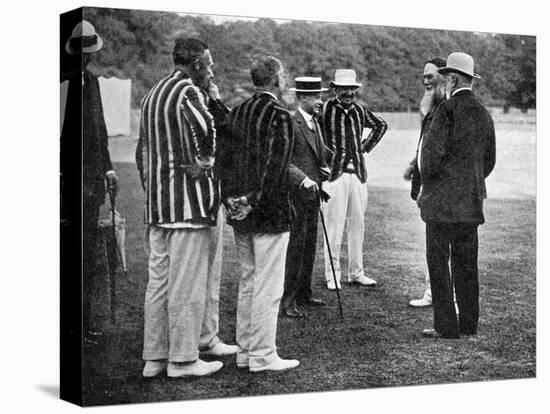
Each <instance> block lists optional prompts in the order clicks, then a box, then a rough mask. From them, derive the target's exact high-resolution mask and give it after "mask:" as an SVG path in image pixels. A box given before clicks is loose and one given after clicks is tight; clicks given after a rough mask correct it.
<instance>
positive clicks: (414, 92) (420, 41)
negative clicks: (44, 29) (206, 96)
mask: <svg viewBox="0 0 550 414" xmlns="http://www.w3.org/2000/svg"><path fill="white" fill-rule="evenodd" d="M81 18H84V19H86V20H89V21H90V22H91V23H92V24H93V25H94V26H95V27H96V30H97V31H98V33H99V34H100V35H101V36H102V38H103V40H104V47H103V49H102V50H101V51H100V52H99V53H98V54H97V55H96V56H95V57H94V60H93V62H92V64H91V69H92V70H93V71H94V72H95V73H96V74H98V75H103V76H117V77H120V78H129V79H131V80H132V85H133V87H132V89H133V91H132V94H133V96H132V98H133V106H138V105H139V102H140V100H141V98H142V97H143V95H144V94H145V92H146V91H147V90H148V89H149V88H150V87H151V86H152V85H153V84H154V83H155V82H156V81H157V80H158V79H159V78H160V77H161V76H165V75H166V74H168V73H169V72H170V71H171V69H172V57H171V52H172V47H173V41H174V39H175V38H176V37H179V36H193V37H198V38H200V39H202V40H204V41H205V42H206V43H208V45H209V48H210V50H211V52H212V55H213V57H214V62H215V67H214V71H215V74H216V82H217V83H218V85H219V87H220V90H221V92H222V95H223V97H224V100H225V101H226V102H227V103H228V105H229V106H232V105H234V104H236V103H238V102H240V101H241V100H242V99H244V98H245V97H248V96H249V95H250V93H251V92H252V90H253V86H252V83H251V80H250V76H249V70H248V69H249V67H250V62H251V60H252V59H253V58H254V57H255V56H258V55H261V54H270V55H273V56H276V57H278V58H280V59H281V60H282V61H283V64H284V66H285V71H286V72H287V74H288V81H289V82H290V84H292V83H293V78H294V77H295V76H321V77H322V79H323V82H324V83H327V84H328V82H329V81H330V80H332V79H333V76H334V70H335V69H337V68H353V69H355V70H356V72H357V77H358V81H359V82H362V83H363V87H362V88H361V89H360V91H359V93H360V96H359V99H360V100H361V101H363V102H365V103H367V105H368V106H369V107H370V108H371V109H372V110H374V111H416V110H417V109H418V100H419V96H420V95H421V93H422V82H421V79H422V70H423V66H424V63H425V61H426V60H428V59H430V58H432V57H435V56H440V57H442V58H446V57H447V55H448V54H449V53H450V52H453V51H464V52H467V53H469V54H470V55H472V56H473V57H474V59H475V62H476V68H475V69H476V72H477V73H479V74H481V76H482V79H481V80H480V81H477V83H476V85H475V90H476V95H477V96H478V97H479V98H480V100H481V101H482V102H483V103H484V104H485V105H488V106H501V107H503V108H504V109H505V110H507V109H508V108H509V107H511V106H513V107H517V108H520V109H522V110H527V108H534V107H535V106H536V39H535V37H534V36H522V35H513V34H490V33H476V32H465V31H451V30H433V29H418V28H403V27H390V26H373V25H358V24H343V23H322V22H305V21H288V22H285V23H282V24H280V23H276V22H275V21H273V20H271V19H258V20H256V21H227V22H224V23H222V24H215V23H214V21H213V20H212V19H211V18H209V17H208V16H199V15H178V14H176V13H169V12H151V11H142V10H123V9H108V8H84V9H82V11H81V12H78V13H76V12H75V13H73V14H68V15H66V16H62V18H61V46H62V47H63V46H64V43H65V41H66V39H67V38H68V37H69V35H70V31H71V29H72V27H73V26H74V24H76V22H78V20H79V19H81ZM63 55H64V53H63V51H62V54H61V56H62V57H61V68H62V72H63V68H64V62H65V61H66V59H67V58H66V56H65V57H64V56H63Z"/></svg>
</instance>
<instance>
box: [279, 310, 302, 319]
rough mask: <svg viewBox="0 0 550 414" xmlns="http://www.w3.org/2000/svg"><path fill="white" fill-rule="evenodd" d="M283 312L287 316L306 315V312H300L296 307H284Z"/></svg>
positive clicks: (299, 316)
mask: <svg viewBox="0 0 550 414" xmlns="http://www.w3.org/2000/svg"><path fill="white" fill-rule="evenodd" d="M281 313H282V314H283V316H286V317H287V318H303V317H304V316H306V315H305V314H304V313H302V312H300V311H299V310H298V309H296V308H286V309H283V311H282V312H281Z"/></svg>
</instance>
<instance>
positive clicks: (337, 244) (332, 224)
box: [322, 173, 368, 282]
mask: <svg viewBox="0 0 550 414" xmlns="http://www.w3.org/2000/svg"><path fill="white" fill-rule="evenodd" d="M323 189H324V190H325V191H326V192H327V193H328V194H329V195H330V197H331V198H330V200H329V201H328V203H326V204H325V203H323V206H322V208H323V214H324V216H325V221H326V227H327V233H328V240H329V243H330V250H331V253H332V259H333V263H334V270H335V272H336V280H338V281H340V279H341V271H340V250H341V247H342V238H343V236H344V227H345V225H346V223H347V225H348V258H349V266H348V279H353V278H358V277H360V276H362V275H364V270H363V239H364V234H365V221H364V220H365V212H366V211H367V202H368V191H367V183H361V181H360V180H359V178H358V177H357V175H356V174H349V173H343V174H342V175H341V176H340V177H338V178H337V179H336V180H334V181H332V182H326V183H323ZM324 251H325V278H326V281H327V282H329V281H331V280H333V277H332V269H331V266H330V259H329V255H328V249H327V244H326V240H325V243H324Z"/></svg>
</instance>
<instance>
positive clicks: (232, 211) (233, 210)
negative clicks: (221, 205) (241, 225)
mask: <svg viewBox="0 0 550 414" xmlns="http://www.w3.org/2000/svg"><path fill="white" fill-rule="evenodd" d="M225 205H226V207H228V208H227V212H228V214H229V218H230V219H233V220H239V221H240V220H243V219H245V218H246V217H247V216H248V215H249V214H250V212H251V211H252V206H251V205H250V203H249V202H248V199H247V198H246V197H245V196H243V197H237V198H236V197H228V198H227V199H226V200H225Z"/></svg>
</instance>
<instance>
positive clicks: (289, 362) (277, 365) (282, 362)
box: [250, 357, 300, 372]
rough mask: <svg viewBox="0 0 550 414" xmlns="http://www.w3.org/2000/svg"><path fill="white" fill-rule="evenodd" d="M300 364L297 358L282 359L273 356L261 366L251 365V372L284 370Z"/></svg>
mask: <svg viewBox="0 0 550 414" xmlns="http://www.w3.org/2000/svg"><path fill="white" fill-rule="evenodd" d="M298 365H300V361H298V360H297V359H282V358H280V357H277V358H275V359H274V360H273V361H271V362H270V363H269V364H267V365H264V366H263V367H251V368H250V371H251V372H262V371H286V370H287V369H292V368H296V367H297V366H298Z"/></svg>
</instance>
